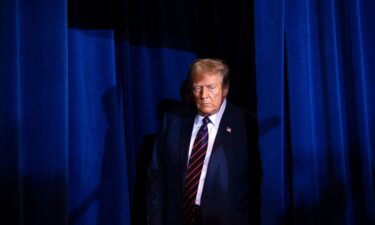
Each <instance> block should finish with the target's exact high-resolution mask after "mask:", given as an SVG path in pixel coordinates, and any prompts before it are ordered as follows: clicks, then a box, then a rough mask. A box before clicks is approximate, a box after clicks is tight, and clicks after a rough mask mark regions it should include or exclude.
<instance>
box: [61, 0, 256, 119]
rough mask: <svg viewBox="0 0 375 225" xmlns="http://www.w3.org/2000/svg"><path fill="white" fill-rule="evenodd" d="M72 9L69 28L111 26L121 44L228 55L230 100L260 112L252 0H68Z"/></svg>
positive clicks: (200, 55)
mask: <svg viewBox="0 0 375 225" xmlns="http://www.w3.org/2000/svg"><path fill="white" fill-rule="evenodd" d="M68 9H69V12H68V13H69V14H68V19H69V21H68V25H69V28H76V29H90V30H100V29H111V30H113V31H114V32H115V41H116V43H118V44H120V45H121V44H124V43H125V42H127V43H130V45H131V46H145V47H147V48H162V47H163V48H168V49H175V50H181V51H187V52H192V53H195V54H197V56H198V57H199V58H202V57H213V58H221V59H224V60H225V61H226V62H227V63H228V65H229V67H230V69H231V91H230V92H229V96H228V98H229V100H231V101H232V102H233V103H235V104H237V105H239V106H241V107H243V108H246V109H249V110H251V111H252V112H256V105H257V104H256V86H255V85H256V80H255V59H254V54H255V52H254V35H253V34H254V3H253V1H247V0H238V1H235V2H233V1H229V0H203V1H198V0H193V1H189V0H185V1H174V0H158V1H139V0H124V1H121V0H111V1H104V0H94V1H89V0H69V1H68ZM117 55H118V57H123V58H122V59H119V60H118V62H124V61H125V57H124V56H122V55H123V54H117Z"/></svg>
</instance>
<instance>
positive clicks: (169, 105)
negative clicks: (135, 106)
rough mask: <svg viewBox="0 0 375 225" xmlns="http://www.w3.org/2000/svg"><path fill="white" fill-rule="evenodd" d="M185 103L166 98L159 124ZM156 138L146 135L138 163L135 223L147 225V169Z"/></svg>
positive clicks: (162, 104)
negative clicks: (168, 112) (169, 113)
mask: <svg viewBox="0 0 375 225" xmlns="http://www.w3.org/2000/svg"><path fill="white" fill-rule="evenodd" d="M181 104H183V103H182V102H181V101H178V100H175V99H164V100H162V101H161V102H160V103H159V104H158V107H157V118H158V122H159V124H160V123H161V120H162V117H163V115H164V113H165V112H166V111H169V110H171V109H173V108H175V107H179V105H181ZM155 139H156V133H152V134H148V135H145V136H144V138H143V142H142V145H141V148H140V149H139V154H138V158H137V163H136V177H135V184H134V193H133V201H132V209H131V221H132V224H135V225H147V224H148V222H147V211H146V183H147V170H148V166H149V164H150V162H151V155H152V151H153V147H154V143H155Z"/></svg>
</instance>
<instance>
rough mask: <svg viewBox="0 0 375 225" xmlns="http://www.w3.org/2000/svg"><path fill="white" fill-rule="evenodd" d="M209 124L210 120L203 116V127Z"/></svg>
mask: <svg viewBox="0 0 375 225" xmlns="http://www.w3.org/2000/svg"><path fill="white" fill-rule="evenodd" d="M209 122H211V120H210V118H208V116H205V117H204V118H203V125H207V124H208V123H209Z"/></svg>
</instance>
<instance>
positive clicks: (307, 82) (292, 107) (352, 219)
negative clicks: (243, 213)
mask: <svg viewBox="0 0 375 225" xmlns="http://www.w3.org/2000/svg"><path fill="white" fill-rule="evenodd" d="M271 2H274V1H270V2H267V1H256V2H255V9H256V11H255V27H256V29H255V37H256V44H255V47H256V49H257V51H256V71H257V72H256V73H257V93H258V102H259V104H258V116H259V119H260V125H261V128H260V129H261V131H263V132H262V133H261V135H262V136H261V138H260V143H261V151H262V153H263V154H262V156H263V168H264V170H265V171H268V172H269V173H270V174H268V175H269V176H270V177H267V175H265V178H264V179H265V180H264V186H263V190H262V191H263V208H262V209H263V217H262V218H265V219H266V220H265V221H263V222H264V224H373V223H374V222H375V220H374V216H373V215H374V213H373V212H374V206H375V202H374V188H373V187H374V186H373V185H374V180H373V179H374V175H373V174H374V166H373V163H372V162H373V159H374V146H373V142H372V140H371V138H370V137H372V136H374V128H375V124H374V122H373V121H371V119H370V117H369V115H372V113H373V108H374V104H373V103H372V102H373V101H369V99H370V98H371V97H373V95H374V94H373V91H372V90H369V89H368V87H372V86H374V84H375V83H374V79H373V77H374V74H375V73H374V72H375V71H374V67H373V65H372V63H371V60H373V53H372V51H371V50H370V49H372V48H373V47H374V44H373V42H371V41H370V40H372V41H373V40H374V39H373V37H374V34H373V31H372V30H371V29H370V28H369V25H372V24H373V22H372V21H373V20H374V17H373V16H372V15H370V14H369V13H368V10H369V9H370V8H372V9H374V4H373V3H371V2H370V1H327V2H314V1H293V0H285V1H280V4H281V5H280V6H279V7H276V6H275V5H272V4H270V3H271ZM257 9H259V10H257ZM280 9H284V10H285V11H284V12H285V13H280V12H282V11H283V10H280ZM273 17H277V20H279V21H282V22H278V23H275V22H273ZM275 27H276V28H275ZM275 31H277V32H275ZM270 34H271V35H270ZM270 43H273V44H272V45H270ZM275 55H278V57H275ZM280 55H282V56H284V58H283V61H282V57H281V56H280ZM279 80H283V82H280V81H279ZM280 85H281V87H280ZM274 101H276V102H277V104H274ZM280 104H281V105H280ZM273 117H276V119H274V124H273V125H274V126H273V127H272V126H270V124H271V123H270V122H269V121H272V119H271V118H273ZM283 127H284V129H283ZM280 139H281V140H282V141H281V143H280V142H275V141H271V140H280ZM270 151H272V153H270ZM275 155H279V156H280V159H278V160H275ZM282 156H283V157H284V158H282ZM275 162H276V163H275ZM282 163H284V164H282ZM280 164H281V165H280ZM273 171H281V172H278V173H274V172H273ZM275 187H279V189H276V188H275ZM275 189H276V190H275ZM274 192H276V194H274V195H275V196H276V197H275V196H270V195H269V193H274ZM278 196H282V197H284V199H283V200H282V203H281V204H280V200H279V198H278ZM270 205H273V207H274V211H273V212H272V213H270V212H269V211H268V210H267V209H269V206H270ZM270 214H271V215H273V216H270ZM267 215H268V216H267Z"/></svg>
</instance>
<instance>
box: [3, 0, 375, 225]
mask: <svg viewBox="0 0 375 225" xmlns="http://www.w3.org/2000/svg"><path fill="white" fill-rule="evenodd" d="M374 9H375V4H374V3H373V2H372V1H370V0H368V1H366V0H344V1H333V0H332V1H316V2H315V1H297V0H282V1H275V0H255V1H254V2H252V1H247V0H238V1H225V0H203V1H187V0H186V1H172V0H158V1H139V0H112V1H104V0H93V1H88V0H65V1H64V0H63V1H47V0H34V1H24V0H4V1H0V32H1V35H0V224H9V225H11V224H38V225H44V224H46V225H47V224H64V225H65V224H74V225H78V224H85V225H86V224H98V225H101V224H102V225H104V224H121V225H126V224H137V225H138V224H146V222H147V218H146V214H145V210H144V184H145V170H146V167H147V164H148V160H149V156H150V151H151V149H152V143H153V139H154V135H155V132H156V131H157V129H158V119H159V118H160V115H161V114H162V112H163V111H164V110H165V109H166V108H167V107H170V106H173V105H174V104H178V101H179V100H180V99H181V97H182V98H183V97H184V86H183V85H182V84H183V81H184V80H185V78H186V75H187V74H186V73H187V69H188V65H189V64H190V63H191V62H192V60H194V59H195V58H198V57H217V58H222V59H224V60H225V61H226V62H227V63H228V64H229V67H230V68H231V71H230V74H231V86H230V91H229V100H230V101H232V102H234V103H236V104H238V105H240V106H242V107H244V108H247V109H249V110H251V111H254V112H256V113H257V115H258V120H259V127H260V140H259V142H260V151H261V158H262V168H263V171H262V172H263V185H262V224H267V225H271V224H374V223H375V218H374V215H375V195H374V191H375V188H374V185H375V184H374V179H375V166H374V163H373V162H374V157H375V156H374V141H373V137H374V136H375V135H374V132H375V122H374V118H375V117H374V115H375V112H374V110H375V105H374V95H375V92H374V90H373V89H372V88H373V87H374V85H375V66H374V62H375V56H374V54H375V53H374V51H373V49H375V46H374V45H375V44H374V43H375V32H374V31H373V27H375V26H374V25H375V24H374V22H375V18H374V15H373V10H374Z"/></svg>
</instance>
